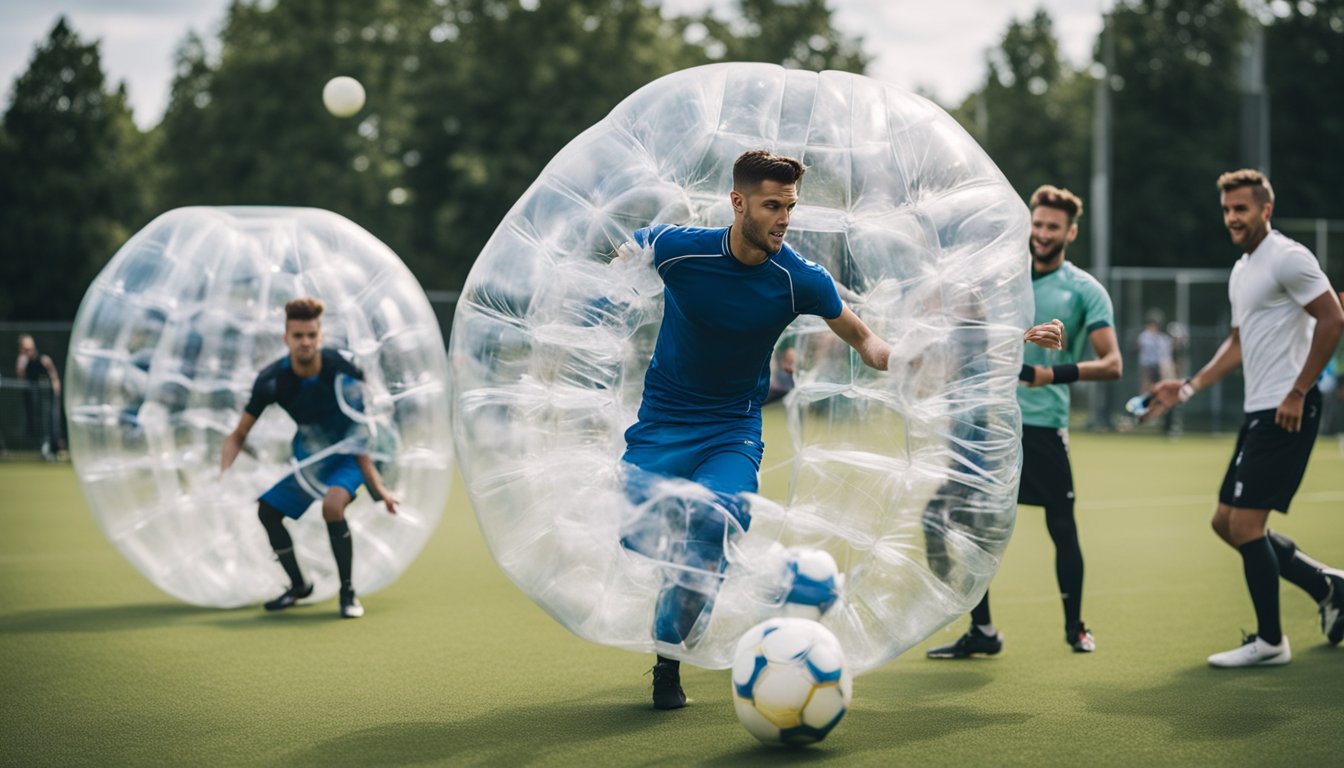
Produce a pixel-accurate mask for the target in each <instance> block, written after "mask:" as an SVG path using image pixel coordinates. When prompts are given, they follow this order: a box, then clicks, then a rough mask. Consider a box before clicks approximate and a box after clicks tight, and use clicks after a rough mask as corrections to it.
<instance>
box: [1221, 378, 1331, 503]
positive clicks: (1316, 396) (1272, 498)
mask: <svg viewBox="0 0 1344 768" xmlns="http://www.w3.org/2000/svg"><path fill="white" fill-rule="evenodd" d="M1276 410H1278V409H1277V408H1271V409H1268V410H1264V411H1255V412H1253V413H1248V414H1246V421H1245V423H1243V424H1242V425H1241V431H1240V432H1239V433H1237V447H1236V448H1235V449H1234V450H1233V451H1232V461H1231V462H1229V463H1228V465H1227V474H1226V475H1224V476H1223V487H1222V488H1221V489H1220V490H1219V491H1218V503H1220V504H1226V505H1228V506H1230V507H1240V508H1242V509H1277V510H1279V511H1280V512H1287V511H1288V503H1289V502H1291V501H1292V500H1293V494H1295V493H1297V487H1298V486H1299V485H1301V484H1302V475H1304V474H1305V473H1306V471H1307V460H1308V459H1310V458H1311V446H1312V445H1313V444H1314V443H1315V442H1316V432H1317V430H1319V429H1320V427H1321V391H1320V390H1319V389H1317V388H1316V387H1312V388H1311V389H1310V390H1308V391H1307V397H1306V399H1305V400H1304V401H1303V403H1302V429H1301V431H1298V432H1289V431H1287V430H1285V429H1284V428H1283V427H1280V426H1279V425H1278V424H1275V423H1274V412H1275V411H1276Z"/></svg>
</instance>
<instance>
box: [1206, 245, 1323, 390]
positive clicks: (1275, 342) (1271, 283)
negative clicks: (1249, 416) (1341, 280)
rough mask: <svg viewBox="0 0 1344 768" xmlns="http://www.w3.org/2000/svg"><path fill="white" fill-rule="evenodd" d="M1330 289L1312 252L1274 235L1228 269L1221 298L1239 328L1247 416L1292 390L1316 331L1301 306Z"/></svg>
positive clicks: (1314, 323)
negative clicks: (1224, 298)
mask: <svg viewBox="0 0 1344 768" xmlns="http://www.w3.org/2000/svg"><path fill="white" fill-rule="evenodd" d="M1330 290H1331V288H1330V281H1329V280H1328V279H1327V278H1326V276H1325V273H1324V272H1323V271H1321V265H1320V262H1318V261H1316V257H1315V256H1314V255H1313V254H1312V252H1311V251H1309V250H1307V248H1306V246H1304V245H1302V244H1301V243H1299V242H1297V241H1295V240H1292V239H1289V238H1288V237H1285V236H1284V235H1283V234H1282V233H1280V232H1278V231H1277V230H1272V229H1271V230H1270V232H1269V235H1268V236H1266V237H1265V239H1264V240H1263V241H1261V243H1260V245H1258V246H1256V249H1255V250H1254V251H1253V252H1251V253H1247V254H1243V255H1242V257H1241V258H1240V259H1239V260H1238V261H1237V264H1236V266H1234V267H1232V277H1231V279H1230V280H1229V281H1228V284H1227V295H1228V298H1229V299H1230V300H1231V302H1232V325H1233V326H1234V327H1236V328H1239V329H1241V370H1242V376H1243V377H1245V379H1246V399H1245V405H1244V408H1245V409H1246V412H1247V413H1250V412H1251V411H1263V410H1267V409H1270V408H1278V407H1279V403H1281V402H1283V398H1284V397H1286V396H1287V395H1288V392H1289V391H1290V390H1292V388H1293V384H1294V383H1295V382H1296V381H1297V376H1298V374H1300V373H1301V372H1302V366H1303V365H1304V364H1305V363H1306V362H1307V352H1308V351H1310V349H1311V335H1312V333H1313V332H1314V331H1315V329H1316V320H1315V319H1314V318H1312V316H1311V315H1309V314H1307V311H1306V310H1305V309H1303V307H1304V306H1306V305H1307V304H1309V303H1311V301H1312V299H1315V298H1316V297H1318V296H1320V295H1321V294H1323V293H1325V292H1327V291H1330Z"/></svg>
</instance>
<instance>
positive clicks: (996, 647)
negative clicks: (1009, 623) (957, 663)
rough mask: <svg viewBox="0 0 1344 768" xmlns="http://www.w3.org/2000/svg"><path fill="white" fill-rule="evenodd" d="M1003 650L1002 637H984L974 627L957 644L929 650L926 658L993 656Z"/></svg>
mask: <svg viewBox="0 0 1344 768" xmlns="http://www.w3.org/2000/svg"><path fill="white" fill-rule="evenodd" d="M1002 650H1003V635H1002V634H1000V633H998V632H995V633H994V634H993V635H992V636H991V635H986V634H985V633H983V632H981V631H980V629H979V628H978V627H976V626H974V625H972V626H971V628H970V629H969V630H967V631H966V634H964V635H962V636H961V637H959V638H957V642H955V643H953V644H951V645H944V646H941V647H939V648H930V649H929V650H928V652H927V653H925V655H926V656H928V657H929V658H930V659H966V658H970V657H971V656H974V655H975V654H977V653H980V654H984V655H986V656H993V655H994V654H996V653H998V652H999V651H1002Z"/></svg>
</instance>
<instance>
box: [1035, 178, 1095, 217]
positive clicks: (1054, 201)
mask: <svg viewBox="0 0 1344 768" xmlns="http://www.w3.org/2000/svg"><path fill="white" fill-rule="evenodd" d="M1042 205H1044V206H1045V207H1046V208H1055V209H1057V210H1061V211H1063V212H1064V213H1067V214H1068V215H1069V223H1071V224H1072V223H1073V222H1076V221H1078V218H1079V217H1080V216H1082V215H1083V200H1082V198H1080V197H1078V196H1077V195H1075V194H1073V193H1072V192H1070V191H1069V190H1067V189H1061V188H1060V187H1056V186H1054V185H1053V184H1042V185H1041V186H1039V187H1037V188H1036V191H1035V192H1032V193H1031V203H1030V207H1031V209H1032V210H1033V211H1034V210H1036V209H1037V208H1039V207H1041V206H1042Z"/></svg>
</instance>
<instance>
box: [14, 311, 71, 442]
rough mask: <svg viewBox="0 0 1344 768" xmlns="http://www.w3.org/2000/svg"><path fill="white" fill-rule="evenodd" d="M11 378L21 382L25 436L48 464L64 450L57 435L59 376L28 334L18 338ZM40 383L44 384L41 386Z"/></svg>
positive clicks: (54, 365)
mask: <svg viewBox="0 0 1344 768" xmlns="http://www.w3.org/2000/svg"><path fill="white" fill-rule="evenodd" d="M14 375H15V376H17V377H18V378H19V380H20V381H23V382H25V391H24V396H23V399H24V404H25V405H26V406H27V407H26V411H27V417H28V437H29V438H30V439H31V440H32V441H33V442H35V443H39V444H40V445H41V446H42V458H44V459H46V460H48V461H51V460H53V459H55V458H56V454H57V453H59V452H63V451H64V450H65V439H64V437H63V436H62V435H61V376H60V374H58V373H57V372H56V364H55V363H53V362H52V361H51V358H50V357H49V356H47V355H44V354H42V353H41V352H39V351H38V350H37V342H36V341H35V340H34V339H33V337H32V336H31V335H29V334H26V333H25V334H24V335H22V336H20V337H19V357H18V360H17V361H16V362H15V364H14ZM43 382H46V383H47V385H46V386H43Z"/></svg>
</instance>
